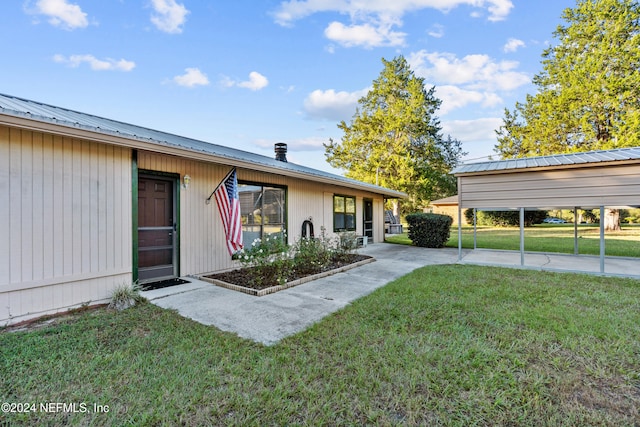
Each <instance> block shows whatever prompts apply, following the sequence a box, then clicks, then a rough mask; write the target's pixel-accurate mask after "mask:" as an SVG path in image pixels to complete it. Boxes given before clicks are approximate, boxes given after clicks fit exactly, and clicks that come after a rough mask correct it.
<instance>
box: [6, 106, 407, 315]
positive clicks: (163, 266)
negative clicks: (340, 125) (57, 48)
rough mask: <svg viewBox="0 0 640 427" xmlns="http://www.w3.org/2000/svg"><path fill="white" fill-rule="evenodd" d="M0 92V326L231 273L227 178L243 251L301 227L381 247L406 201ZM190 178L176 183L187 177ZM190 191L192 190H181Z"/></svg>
mask: <svg viewBox="0 0 640 427" xmlns="http://www.w3.org/2000/svg"><path fill="white" fill-rule="evenodd" d="M277 150H278V156H279V158H280V159H281V160H276V159H272V158H268V157H265V156H260V155H257V154H253V153H249V152H245V151H241V150H236V149H232V148H228V147H223V146H219V145H214V144H209V143H206V142H202V141H197V140H193V139H189V138H185V137H180V136H176V135H171V134H167V133H163V132H160V131H156V130H151V129H146V128H143V127H139V126H134V125H130V124H126V123H122V122H117V121H113V120H108V119H104V118H100V117H96V116H92V115H89V114H84V113H79V112H76V111H70V110H67V109H63V108H58V107H54V106H50V105H45V104H42V103H38V102H33V101H29V100H25V99H20V98H16V97H12V96H7V95H0V220H1V221H2V223H3V224H5V226H6V227H7V231H6V236H5V238H4V239H1V240H0V325H4V324H10V323H17V322H19V321H22V320H27V319H29V318H33V317H37V316H41V315H43V314H48V313H54V312H58V311H62V310H66V309H69V308H73V307H78V306H80V305H82V304H87V303H89V304H95V303H102V302H106V301H107V300H108V298H109V296H110V294H111V291H112V290H113V288H114V287H115V286H117V285H121V284H128V283H132V282H134V281H136V280H140V281H153V280H159V279H165V278H172V277H178V276H189V275H201V274H206V273H211V272H215V271H221V270H226V269H230V268H233V267H234V266H235V265H236V264H235V262H234V261H232V259H231V257H230V256H229V253H228V251H227V248H226V246H225V237H224V231H223V225H222V222H221V220H220V217H219V214H218V211H217V208H216V204H215V201H214V199H212V201H211V203H210V204H207V203H206V202H205V200H206V199H207V198H208V197H209V195H210V194H211V192H212V191H213V189H214V188H215V187H216V186H217V185H218V184H219V183H220V181H221V180H222V179H223V178H224V177H225V176H226V174H227V173H228V172H229V171H230V170H231V168H233V167H236V168H237V172H238V181H239V185H240V204H241V210H242V219H243V232H244V239H245V242H248V243H249V244H250V243H251V242H252V241H253V239H254V238H256V237H259V236H261V235H263V234H267V233H278V232H282V231H284V230H287V235H288V240H289V243H293V242H294V241H295V240H296V239H298V238H299V236H300V235H301V228H302V225H303V222H305V221H306V220H311V221H312V223H313V226H314V229H315V230H314V231H315V233H316V235H317V234H319V233H320V229H321V227H324V228H326V230H327V232H328V233H329V234H333V233H335V232H340V231H344V230H352V231H355V232H356V233H357V234H358V235H366V236H368V238H369V239H368V240H369V241H370V242H380V241H383V240H384V201H385V199H387V198H403V197H406V195H405V194H404V193H401V192H398V191H393V190H388V189H385V188H382V187H378V186H374V185H370V184H365V183H362V182H359V181H354V180H351V179H347V178H344V177H342V176H338V175H333V174H329V173H326V172H323V171H319V170H316V169H312V168H307V167H304V166H300V165H295V164H292V163H288V162H286V157H285V150H286V148H285V146H283V145H279V147H277ZM187 177H188V178H190V179H188V180H185V178H187ZM185 184H187V185H185Z"/></svg>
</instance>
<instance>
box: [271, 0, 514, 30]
mask: <svg viewBox="0 0 640 427" xmlns="http://www.w3.org/2000/svg"><path fill="white" fill-rule="evenodd" d="M463 5H467V6H471V7H475V8H480V9H486V10H487V11H488V12H489V17H488V18H487V19H488V20H489V21H501V20H503V19H505V18H506V17H507V16H508V15H509V13H510V12H511V9H512V8H513V3H512V2H511V0H394V1H388V0H378V1H362V0H289V1H283V2H282V3H280V6H279V7H278V9H277V10H276V11H275V12H274V14H273V15H274V18H275V21H276V22H277V23H278V24H280V25H283V26H287V25H291V23H292V22H293V21H296V20H298V19H302V18H304V17H306V16H309V15H313V14H314V13H318V12H338V13H342V14H345V15H349V16H351V18H352V19H354V18H360V19H361V18H362V17H363V16H378V17H379V18H382V17H394V18H397V19H399V18H401V17H402V16H403V15H404V14H406V13H408V12H412V11H416V10H420V9H436V10H440V11H442V12H445V13H446V12H448V11H450V10H451V9H454V8H456V7H458V6H463Z"/></svg>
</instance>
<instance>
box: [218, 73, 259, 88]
mask: <svg viewBox="0 0 640 427" xmlns="http://www.w3.org/2000/svg"><path fill="white" fill-rule="evenodd" d="M221 83H222V85H223V86H225V87H232V86H238V87H243V88H246V89H250V90H253V91H256V90H260V89H264V88H265V87H267V86H268V85H269V80H268V79H267V78H266V77H265V76H263V75H262V74H260V73H258V72H257V71H252V72H250V73H249V80H245V81H236V80H232V79H231V78H229V77H226V76H225V77H223V78H222V81H221Z"/></svg>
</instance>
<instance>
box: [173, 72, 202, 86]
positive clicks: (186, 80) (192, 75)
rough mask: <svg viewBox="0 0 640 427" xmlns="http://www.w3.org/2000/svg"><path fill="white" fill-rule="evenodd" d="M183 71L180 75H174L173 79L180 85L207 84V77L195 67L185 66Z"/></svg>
mask: <svg viewBox="0 0 640 427" xmlns="http://www.w3.org/2000/svg"><path fill="white" fill-rule="evenodd" d="M184 71H185V73H184V74H183V75H181V76H175V77H174V78H173V81H174V82H175V83H177V84H178V85H180V86H185V87H196V86H208V85H209V78H207V75H206V74H204V73H203V72H202V71H200V70H199V69H197V68H185V70H184Z"/></svg>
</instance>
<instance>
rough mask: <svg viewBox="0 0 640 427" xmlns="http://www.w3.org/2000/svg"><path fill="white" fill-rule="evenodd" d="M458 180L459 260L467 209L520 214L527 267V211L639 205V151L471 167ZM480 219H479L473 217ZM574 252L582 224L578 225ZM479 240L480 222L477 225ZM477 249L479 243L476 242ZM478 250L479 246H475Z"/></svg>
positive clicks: (458, 173) (522, 255)
mask: <svg viewBox="0 0 640 427" xmlns="http://www.w3.org/2000/svg"><path fill="white" fill-rule="evenodd" d="M451 173H452V174H453V175H455V176H456V177H457V179H458V224H459V225H458V260H459V261H460V260H461V259H462V226H461V225H460V224H461V220H462V213H463V210H465V209H469V208H471V209H474V213H475V212H476V211H478V210H486V211H500V210H517V211H519V212H520V265H521V266H526V262H525V250H524V213H525V211H526V210H540V209H542V210H551V209H576V210H577V209H599V210H600V218H601V219H602V218H604V215H605V209H607V208H609V209H623V208H630V207H638V206H639V205H640V147H634V148H621V149H615V150H601V151H590V152H584V153H573V154H560V155H553V156H543V157H528V158H522V159H512V160H499V161H489V162H482V163H471V164H465V165H461V166H459V167H457V168H456V169H455V170H453V171H452V172H451ZM474 216H475V215H474ZM574 236H575V239H574V254H575V255H577V254H578V224H577V222H574ZM474 241H475V221H474ZM474 246H475V244H474ZM474 249H475V248H474ZM605 252H606V251H605V228H604V221H603V220H601V221H600V273H602V274H604V273H605V258H606V257H605Z"/></svg>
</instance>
